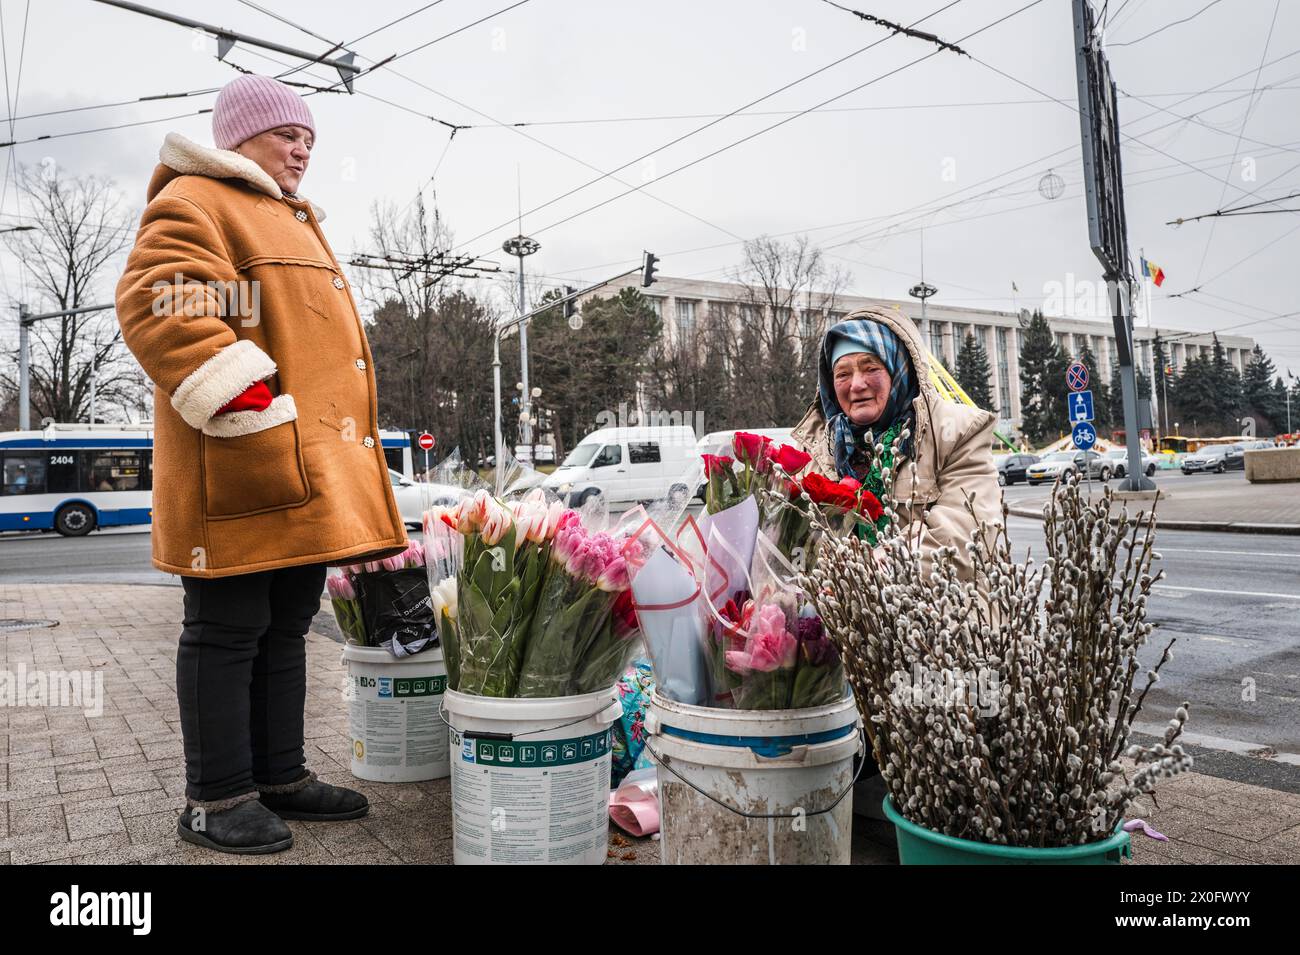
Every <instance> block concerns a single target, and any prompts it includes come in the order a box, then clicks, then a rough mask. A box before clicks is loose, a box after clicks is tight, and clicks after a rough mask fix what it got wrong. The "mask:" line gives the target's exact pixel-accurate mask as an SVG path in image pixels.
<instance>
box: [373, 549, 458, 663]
mask: <svg viewBox="0 0 1300 955" xmlns="http://www.w3.org/2000/svg"><path fill="white" fill-rule="evenodd" d="M356 583H357V585H358V589H357V596H358V597H360V599H361V616H362V618H363V619H364V620H365V623H366V633H367V634H368V635H369V637H370V641H371V644H372V645H373V646H376V647H384V648H385V649H387V650H388V651H389V652H390V653H392V654H393V656H395V657H405V656H410V655H411V654H413V653H419V652H420V651H421V650H424V649H426V648H428V647H436V646H437V645H438V620H437V618H436V617H435V616H434V613H433V601H432V600H430V599H429V575H428V573H427V572H426V571H425V569H424V568H423V567H406V568H403V569H402V570H381V571H376V572H373V573H365V574H358V575H357V576H356Z"/></svg>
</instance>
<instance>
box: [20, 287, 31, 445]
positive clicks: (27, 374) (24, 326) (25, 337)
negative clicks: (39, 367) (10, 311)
mask: <svg viewBox="0 0 1300 955" xmlns="http://www.w3.org/2000/svg"><path fill="white" fill-rule="evenodd" d="M30 336H31V328H30V322H29V321H28V312H27V306H26V305H19V306H18V430H19V431H27V430H30V429H31V426H32V414H31V407H30V406H31V403H32V402H31V387H32V386H31V364H32V355H31V348H32V345H31V339H30Z"/></svg>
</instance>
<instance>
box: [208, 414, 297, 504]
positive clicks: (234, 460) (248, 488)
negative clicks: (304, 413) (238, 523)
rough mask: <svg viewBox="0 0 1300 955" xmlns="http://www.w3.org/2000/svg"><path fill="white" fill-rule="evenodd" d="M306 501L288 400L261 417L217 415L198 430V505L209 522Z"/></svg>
mask: <svg viewBox="0 0 1300 955" xmlns="http://www.w3.org/2000/svg"><path fill="white" fill-rule="evenodd" d="M310 497H311V487H310V485H309V484H308V482H307V470H306V467H305V466H304V465H303V459H302V441H301V439H300V437H299V433H298V413H297V409H296V408H295V407H294V403H293V398H292V397H291V396H289V395H279V396H278V397H276V399H275V400H274V401H272V402H271V405H270V407H268V408H267V409H266V410H265V411H238V412H234V413H232V414H226V415H219V416H218V417H217V418H214V419H213V420H212V421H211V422H209V423H208V424H207V425H205V426H204V428H203V501H204V513H205V514H206V515H207V517H208V519H209V520H224V519H227V518H234V517H247V516H249V515H252V514H260V513H263V512H265V511H274V510H280V509H283V508H287V507H298V506H299V505H302V504H305V503H307V501H308V500H309V499H310Z"/></svg>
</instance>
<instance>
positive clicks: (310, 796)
mask: <svg viewBox="0 0 1300 955" xmlns="http://www.w3.org/2000/svg"><path fill="white" fill-rule="evenodd" d="M294 785H295V784H293V783H290V784H289V786H290V787H292V786H294ZM258 788H259V789H260V791H261V796H262V803H263V805H265V806H266V808H267V809H270V810H271V811H272V812H273V813H275V814H276V815H277V816H279V817H280V818H281V819H301V820H303V821H305V822H340V821H342V820H345V819H360V818H361V817H362V816H364V815H365V814H366V813H368V812H369V811H370V801H369V800H368V799H366V797H365V796H363V795H362V794H361V793H359V792H357V791H356V790H355V789H346V788H344V787H343V786H331V785H330V784H329V783H323V782H321V781H320V780H319V779H317V778H316V776H315V774H312V775H311V777H310V778H309V779H307V780H305V785H302V786H300V787H299V788H295V789H293V790H292V791H291V792H283V791H281V790H282V789H283V788H288V787H258Z"/></svg>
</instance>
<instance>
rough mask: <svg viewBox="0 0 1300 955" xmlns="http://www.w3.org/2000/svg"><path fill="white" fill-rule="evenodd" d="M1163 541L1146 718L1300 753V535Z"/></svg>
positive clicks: (46, 576) (1200, 736)
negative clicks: (1166, 658) (1154, 666)
mask: <svg viewBox="0 0 1300 955" xmlns="http://www.w3.org/2000/svg"><path fill="white" fill-rule="evenodd" d="M1241 479H1242V477H1241V475H1240V474H1233V473H1229V474H1225V475H1193V476H1190V477H1183V476H1182V475H1180V474H1171V473H1168V472H1162V473H1161V474H1160V475H1159V476H1158V478H1157V480H1158V481H1160V482H1161V483H1175V482H1182V481H1239V480H1241ZM1048 491H1049V488H1048V487H1039V488H1027V487H1024V486H1016V487H1012V488H1008V489H1006V498H1007V500H1008V502H1016V503H1024V504H1031V503H1034V502H1041V501H1042V500H1044V499H1045V498H1046V496H1047V493H1048ZM1010 533H1011V538H1012V541H1013V543H1014V545H1015V547H1016V552H1017V556H1019V555H1020V554H1022V553H1023V548H1026V547H1032V548H1033V551H1034V553H1036V554H1039V555H1041V554H1042V553H1043V536H1042V525H1041V523H1040V522H1038V521H1035V520H1032V519H1029V518H1019V517H1013V518H1012V519H1011V523H1010ZM1157 546H1158V549H1159V551H1160V553H1161V554H1162V555H1163V562H1162V566H1163V568H1164V570H1165V573H1166V575H1167V578H1168V579H1167V580H1166V581H1164V582H1163V583H1161V584H1160V585H1158V591H1157V593H1156V594H1155V596H1154V599H1153V600H1152V601H1151V604H1150V613H1149V619H1151V620H1152V621H1153V622H1155V623H1156V624H1158V628H1157V630H1156V632H1155V635H1154V636H1155V637H1156V639H1155V641H1153V643H1152V645H1150V646H1148V647H1147V648H1145V654H1144V662H1146V663H1152V662H1154V661H1155V659H1157V658H1158V656H1159V652H1160V650H1161V649H1162V648H1163V647H1164V644H1165V643H1166V642H1167V641H1168V639H1169V638H1170V637H1173V638H1176V639H1177V642H1176V643H1175V645H1174V651H1173V659H1171V660H1170V662H1169V663H1167V664H1166V665H1165V667H1164V669H1163V671H1162V677H1161V680H1160V682H1159V683H1158V684H1157V685H1156V687H1155V688H1154V689H1153V690H1152V691H1151V694H1150V695H1149V696H1148V698H1147V705H1146V710H1145V712H1144V714H1143V716H1142V718H1141V723H1142V725H1143V726H1144V727H1146V728H1148V729H1150V730H1151V731H1153V732H1159V731H1160V729H1161V727H1162V724H1163V723H1164V722H1165V721H1166V720H1167V719H1168V718H1169V717H1170V716H1172V714H1173V710H1174V708H1175V707H1176V706H1177V705H1178V704H1179V703H1181V702H1182V701H1183V700H1188V701H1190V702H1191V704H1192V709H1191V713H1192V719H1191V721H1190V722H1189V724H1188V733H1189V734H1191V738H1192V739H1195V740H1200V741H1202V743H1203V745H1206V746H1209V747H1211V748H1214V749H1218V750H1227V751H1233V752H1238V753H1249V752H1252V751H1253V752H1255V753H1256V755H1258V754H1259V752H1258V751H1263V753H1264V755H1265V756H1267V755H1268V750H1269V749H1271V750H1275V751H1276V752H1277V753H1278V754H1280V759H1281V760H1282V761H1285V762H1291V761H1295V762H1297V763H1300V587H1297V582H1300V537H1286V536H1274V535H1268V536H1256V535H1250V534H1211V533H1203V532H1191V531H1163V532H1161V533H1160V537H1159V541H1158V544H1157ZM0 580H3V581H4V582H18V581H26V582H47V581H57V582H60V583H74V582H78V581H84V582H104V583H143V584H173V585H174V584H176V583H178V579H177V578H176V577H173V576H170V575H167V574H162V573H159V572H158V571H156V570H154V569H153V568H152V567H151V566H150V564H149V533H148V531H147V529H135V530H128V529H121V530H111V531H103V532H96V533H94V534H91V535H90V536H89V537H86V538H63V537H59V536H57V535H53V534H29V535H3V536H0Z"/></svg>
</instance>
